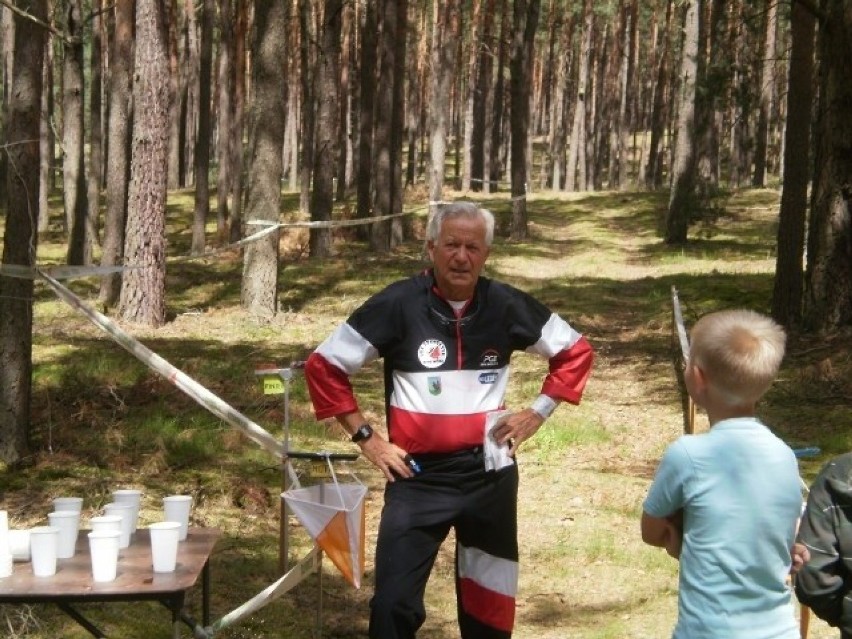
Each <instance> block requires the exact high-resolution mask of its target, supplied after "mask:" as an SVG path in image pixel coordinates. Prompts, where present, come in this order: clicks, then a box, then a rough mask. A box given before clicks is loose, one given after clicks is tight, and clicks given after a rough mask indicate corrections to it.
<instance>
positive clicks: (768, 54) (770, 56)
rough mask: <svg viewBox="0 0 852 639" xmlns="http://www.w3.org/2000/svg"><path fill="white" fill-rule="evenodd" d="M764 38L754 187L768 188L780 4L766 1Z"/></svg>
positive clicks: (773, 0) (774, 1) (752, 180)
mask: <svg viewBox="0 0 852 639" xmlns="http://www.w3.org/2000/svg"><path fill="white" fill-rule="evenodd" d="M766 4H767V6H766V9H765V11H766V16H765V18H764V20H765V27H764V32H765V35H764V37H763V55H762V56H761V57H762V59H763V65H762V67H761V72H760V111H759V114H758V119H757V131H756V132H755V142H756V145H757V146H756V148H755V151H754V175H753V177H752V179H751V185H752V186H759V187H763V186H766V163H767V153H768V149H769V118H770V117H771V114H772V108H773V104H774V102H775V55H776V53H775V44H776V39H775V30H776V29H777V27H778V3H777V2H776V0H767V1H766Z"/></svg>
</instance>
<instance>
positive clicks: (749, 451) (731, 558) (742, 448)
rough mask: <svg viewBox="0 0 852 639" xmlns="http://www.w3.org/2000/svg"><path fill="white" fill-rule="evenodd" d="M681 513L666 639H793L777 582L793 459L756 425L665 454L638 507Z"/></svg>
mask: <svg viewBox="0 0 852 639" xmlns="http://www.w3.org/2000/svg"><path fill="white" fill-rule="evenodd" d="M681 508H682V509H683V511H684V534H683V546H682V548H681V555H680V584H679V592H678V620H677V626H676V627H675V630H674V635H673V638H674V639H798V637H799V631H798V627H797V623H796V621H795V619H794V617H793V608H792V605H791V599H790V595H791V591H790V588H789V586H788V584H787V581H786V578H787V575H788V573H789V570H790V561H791V559H790V549H791V548H792V546H793V541H794V537H795V530H796V522H797V520H798V518H799V515H800V514H801V510H802V492H801V484H800V481H799V473H798V466H797V463H796V456H795V455H794V454H793V451H792V450H790V447H789V446H787V445H786V444H785V443H784V442H782V441H781V440H780V439H778V438H777V437H776V436H775V435H773V434H772V433H771V432H770V431H769V429H768V428H767V427H766V426H764V425H763V424H761V423H760V422H759V421H758V420H757V419H752V418H736V419H727V420H723V421H720V422H717V423H716V424H715V425H714V426H713V427H712V428H711V429H710V431H709V432H707V433H703V434H700V435H684V436H682V437H680V438H679V439H678V440H677V441H675V442H674V443H673V444H671V446H669V447H668V449H667V450H666V453H665V455H664V456H663V459H662V461H661V462H660V466H659V468H658V469H657V474H656V476H655V477H654V481H653V483H652V484H651V488H650V490H649V491H648V496H647V497H646V499H645V503H644V505H643V509H644V511H645V512H646V513H647V514H648V515H650V516H652V517H668V516H669V515H671V514H673V513H675V512H676V511H677V510H679V509H681Z"/></svg>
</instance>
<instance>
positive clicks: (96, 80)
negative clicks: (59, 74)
mask: <svg viewBox="0 0 852 639" xmlns="http://www.w3.org/2000/svg"><path fill="white" fill-rule="evenodd" d="M101 2H102V0H92V12H93V14H94V15H93V17H92V45H91V59H90V62H89V69H90V80H89V86H90V87H91V90H90V91H89V171H88V184H87V187H88V197H87V201H88V204H89V212H88V215H87V217H86V221H87V225H86V236H87V237H89V238H90V239H91V242H92V243H93V244H95V245H96V244H98V242H99V238H98V233H99V228H98V224H99V220H100V211H101V206H100V203H101V185H102V184H103V172H102V169H103V163H104V159H103V124H102V121H101V111H102V107H103V104H102V102H103V98H102V95H103V91H102V85H101V78H102V75H103V74H102V69H103V66H102V61H103V48H102V43H103V38H102V35H103V18H102V14H101ZM90 261H91V256H90Z"/></svg>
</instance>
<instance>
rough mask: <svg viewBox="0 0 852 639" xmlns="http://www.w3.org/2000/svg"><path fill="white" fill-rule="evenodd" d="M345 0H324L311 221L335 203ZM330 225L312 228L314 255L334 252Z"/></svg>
mask: <svg viewBox="0 0 852 639" xmlns="http://www.w3.org/2000/svg"><path fill="white" fill-rule="evenodd" d="M342 6H343V4H342V0H325V2H324V10H323V21H322V31H321V33H320V34H319V36H320V39H321V44H320V49H319V50H318V51H317V62H318V64H317V67H316V69H315V77H314V87H315V89H314V95H315V97H316V105H317V118H316V132H315V134H314V140H315V148H314V152H313V160H314V168H313V171H312V174H313V188H312V189H311V204H310V211H311V221H313V222H327V221H329V220H331V211H332V208H333V204H334V168H335V166H336V162H337V140H338V134H337V127H338V122H337V116H338V113H339V110H340V106H339V104H338V100H339V99H340V95H339V93H338V81H339V78H340V69H339V65H340V32H341V22H342V19H341V12H342ZM331 240H332V237H331V229H327V228H317V229H311V232H310V254H311V257H314V258H323V257H328V256H329V255H331Z"/></svg>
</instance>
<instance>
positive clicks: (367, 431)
mask: <svg viewBox="0 0 852 639" xmlns="http://www.w3.org/2000/svg"><path fill="white" fill-rule="evenodd" d="M372 434H373V429H372V428H370V426H369V424H364V425H363V426H361V428H359V429H358V430H356V431H355V434H354V435H352V441H353V442H360V441H363V440H365V439H368V438H369V437H370V436H371V435H372Z"/></svg>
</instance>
